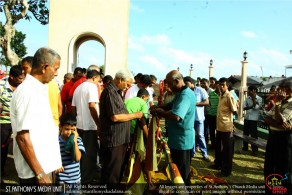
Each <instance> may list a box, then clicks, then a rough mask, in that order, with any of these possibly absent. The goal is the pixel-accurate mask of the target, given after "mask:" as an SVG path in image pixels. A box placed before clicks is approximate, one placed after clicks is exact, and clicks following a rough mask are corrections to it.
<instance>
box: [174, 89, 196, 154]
mask: <svg viewBox="0 0 292 195" xmlns="http://www.w3.org/2000/svg"><path fill="white" fill-rule="evenodd" d="M170 104H171V105H172V113H173V114H175V115H177V116H179V117H180V118H181V119H180V120H179V121H174V120H168V146H169V148H172V149H176V150H190V149H192V148H193V146H194V144H195V143H194V142H195V133H194V119H195V110H196V96H195V94H194V92H193V91H192V90H191V89H190V88H188V87H186V88H183V89H182V91H180V92H179V93H177V94H176V96H175V97H174V99H173V101H172V102H171V103H170Z"/></svg>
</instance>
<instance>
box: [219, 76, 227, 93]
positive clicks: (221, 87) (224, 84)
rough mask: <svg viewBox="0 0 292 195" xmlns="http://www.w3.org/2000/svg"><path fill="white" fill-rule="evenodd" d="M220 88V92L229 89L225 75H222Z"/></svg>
mask: <svg viewBox="0 0 292 195" xmlns="http://www.w3.org/2000/svg"><path fill="white" fill-rule="evenodd" d="M219 89H220V92H221V93H222V94H223V93H225V92H226V91H228V79H227V78H225V77H222V78H220V79H219Z"/></svg>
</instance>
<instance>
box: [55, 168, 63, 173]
mask: <svg viewBox="0 0 292 195" xmlns="http://www.w3.org/2000/svg"><path fill="white" fill-rule="evenodd" d="M63 171H64V167H61V168H59V169H57V170H55V173H61V172H63Z"/></svg>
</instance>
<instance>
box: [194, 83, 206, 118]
mask: <svg viewBox="0 0 292 195" xmlns="http://www.w3.org/2000/svg"><path fill="white" fill-rule="evenodd" d="M194 92H195V95H196V98H197V102H202V101H204V100H207V99H208V98H209V96H208V93H207V92H206V90H205V89H203V88H202V87H195V89H194ZM204 120H205V113H204V106H197V107H196V121H204Z"/></svg>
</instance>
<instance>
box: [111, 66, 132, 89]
mask: <svg viewBox="0 0 292 195" xmlns="http://www.w3.org/2000/svg"><path fill="white" fill-rule="evenodd" d="M133 80H134V78H133V75H132V73H131V72H130V71H129V70H119V71H118V72H117V73H116V75H115V78H114V83H115V84H116V86H117V87H118V88H119V89H120V90H122V91H124V90H126V89H127V84H128V83H129V82H130V81H133Z"/></svg>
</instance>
